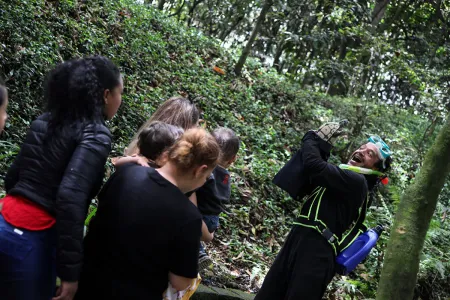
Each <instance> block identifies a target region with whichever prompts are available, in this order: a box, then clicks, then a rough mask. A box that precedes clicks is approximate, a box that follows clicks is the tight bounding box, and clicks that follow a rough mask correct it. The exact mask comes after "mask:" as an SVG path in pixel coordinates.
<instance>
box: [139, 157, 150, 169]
mask: <svg viewBox="0 0 450 300" xmlns="http://www.w3.org/2000/svg"><path fill="white" fill-rule="evenodd" d="M136 158H137V159H136V163H137V164H138V165H140V166H143V167H148V168H150V166H149V164H148V158H147V157H145V156H137V157H136Z"/></svg>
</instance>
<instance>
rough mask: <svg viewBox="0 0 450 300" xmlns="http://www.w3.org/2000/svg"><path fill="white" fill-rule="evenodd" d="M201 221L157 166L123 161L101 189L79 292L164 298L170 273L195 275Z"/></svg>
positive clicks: (190, 276)
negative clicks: (124, 163) (149, 166)
mask: <svg viewBox="0 0 450 300" xmlns="http://www.w3.org/2000/svg"><path fill="white" fill-rule="evenodd" d="M201 222H202V221H201V215H200V213H199V212H198V210H197V208H196V207H195V205H194V204H192V203H191V202H190V201H189V199H188V198H187V197H186V196H185V195H184V194H183V193H182V192H181V191H180V190H179V189H178V188H177V187H176V186H174V185H173V184H172V183H170V182H169V181H167V180H166V179H165V178H164V177H162V176H161V175H160V174H159V173H158V171H156V170H155V169H152V168H146V167H142V166H138V165H136V164H132V163H131V164H127V165H124V166H122V167H121V168H119V169H118V170H117V171H116V172H115V173H114V174H113V175H112V176H111V178H110V179H109V180H108V182H107V183H106V184H105V186H104V188H103V189H102V191H101V192H100V194H99V207H98V211H97V214H96V216H95V218H94V219H93V220H92V222H91V225H90V228H89V232H88V234H87V236H86V238H85V253H86V254H85V268H84V269H83V273H82V276H81V280H80V289H81V290H80V293H81V294H88V293H87V292H86V291H87V290H101V291H102V297H103V298H102V299H113V298H114V299H161V298H162V293H163V292H164V290H165V289H166V288H167V283H168V274H169V272H172V273H174V274H176V275H179V276H183V277H187V278H196V277H197V263H198V251H199V250H198V249H199V248H198V247H199V244H200V235H201ZM122 296H123V297H124V298H121V297H122Z"/></svg>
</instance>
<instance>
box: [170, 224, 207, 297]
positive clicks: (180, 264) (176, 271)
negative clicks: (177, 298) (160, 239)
mask: <svg viewBox="0 0 450 300" xmlns="http://www.w3.org/2000/svg"><path fill="white" fill-rule="evenodd" d="M200 228H201V219H200V218H198V219H195V220H192V221H190V222H188V223H187V224H185V225H183V227H182V228H181V229H180V231H179V232H178V234H176V235H175V237H174V238H173V241H172V243H171V253H170V256H171V260H170V265H169V281H170V283H171V284H172V286H173V287H174V288H175V289H177V290H178V291H182V290H184V289H186V288H187V287H188V286H189V284H191V283H192V281H193V280H194V279H195V278H197V273H198V251H199V245H200Z"/></svg>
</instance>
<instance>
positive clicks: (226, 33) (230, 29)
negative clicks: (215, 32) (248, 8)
mask: <svg viewBox="0 0 450 300" xmlns="http://www.w3.org/2000/svg"><path fill="white" fill-rule="evenodd" d="M243 19H244V16H240V17H239V18H237V19H236V21H235V22H234V23H233V25H231V26H229V27H228V29H227V30H223V31H222V32H221V33H220V35H219V39H220V40H221V41H225V39H226V38H227V37H228V36H229V35H230V33H232V32H233V31H234V30H235V29H236V27H237V26H238V25H239V24H240V23H241V21H242V20H243Z"/></svg>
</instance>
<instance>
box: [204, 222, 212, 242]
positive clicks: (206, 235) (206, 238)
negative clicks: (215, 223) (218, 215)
mask: <svg viewBox="0 0 450 300" xmlns="http://www.w3.org/2000/svg"><path fill="white" fill-rule="evenodd" d="M213 239H214V232H209V229H208V226H206V223H205V221H202V237H201V240H202V241H204V242H207V243H209V242H211V241H212V240H213Z"/></svg>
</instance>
